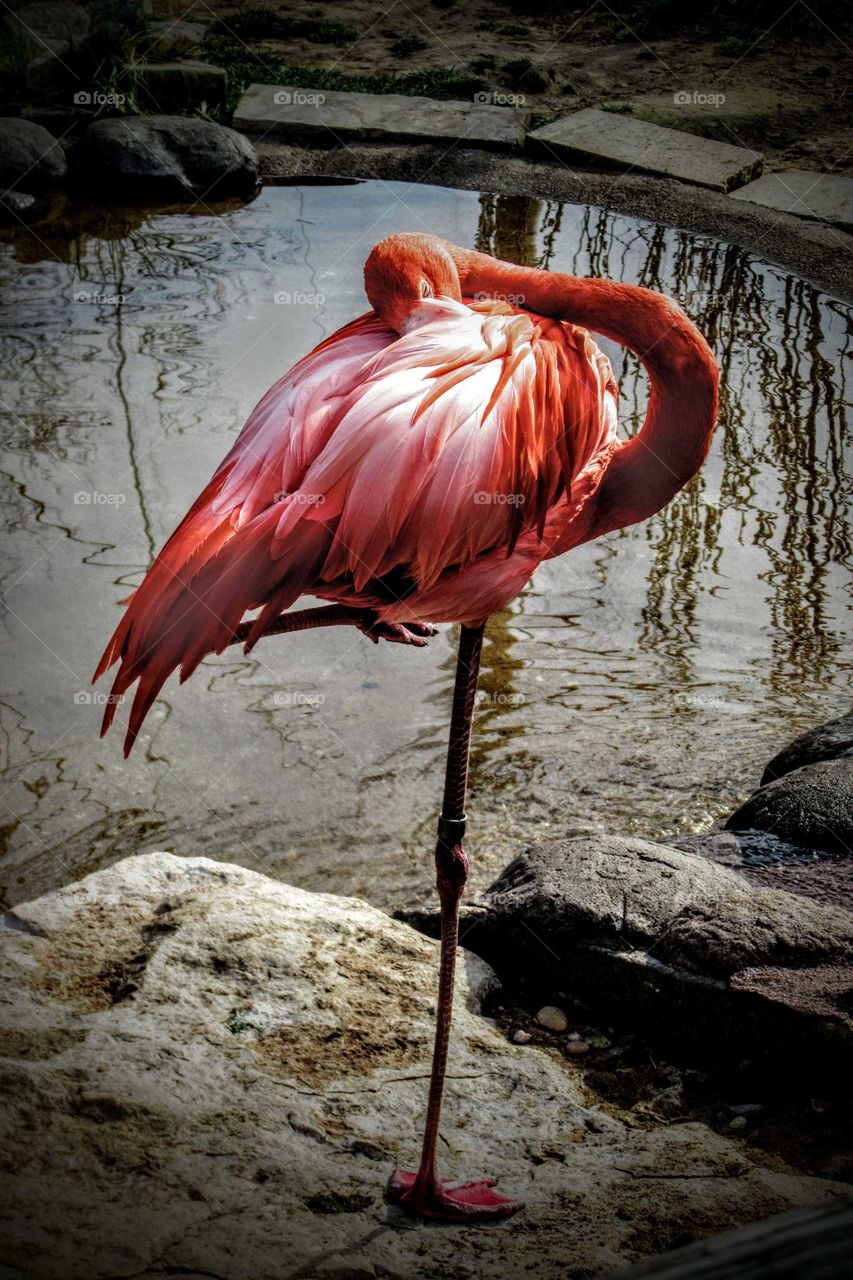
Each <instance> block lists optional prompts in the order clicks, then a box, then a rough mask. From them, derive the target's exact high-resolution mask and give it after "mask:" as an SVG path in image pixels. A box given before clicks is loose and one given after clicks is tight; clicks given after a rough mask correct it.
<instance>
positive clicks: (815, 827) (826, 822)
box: [726, 756, 853, 857]
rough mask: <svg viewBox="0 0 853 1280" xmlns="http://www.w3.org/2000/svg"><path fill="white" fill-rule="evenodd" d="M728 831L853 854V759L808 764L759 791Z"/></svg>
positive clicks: (728, 824)
mask: <svg viewBox="0 0 853 1280" xmlns="http://www.w3.org/2000/svg"><path fill="white" fill-rule="evenodd" d="M726 829H727V830H728V831H766V832H768V833H770V834H772V835H773V836H776V837H777V838H778V839H781V840H789V841H791V842H792V843H794V844H798V845H801V846H802V847H803V848H807V849H808V848H811V849H818V850H822V851H824V852H826V853H833V854H840V855H842V856H848V857H849V856H850V854H851V852H853V756H848V757H846V758H841V759H837V760H820V761H818V762H817V763H815V764H804V765H802V766H801V767H800V768H796V769H793V770H792V771H791V772H790V773H785V774H784V775H783V776H782V777H780V778H777V780H776V781H775V782H768V783H766V785H765V786H763V787H760V788H759V789H758V791H755V792H754V793H753V794H752V795H751V796H750V797H749V799H748V800H747V801H745V803H744V804H742V805H741V806H740V808H739V809H737V810H736V811H735V812H734V813H733V814H732V815H731V817H730V818H729V819H728V820H727V821H726Z"/></svg>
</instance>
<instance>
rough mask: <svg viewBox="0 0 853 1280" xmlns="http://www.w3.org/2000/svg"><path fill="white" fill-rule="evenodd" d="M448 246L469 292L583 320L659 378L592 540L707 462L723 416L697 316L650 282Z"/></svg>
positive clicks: (602, 491) (601, 506)
mask: <svg viewBox="0 0 853 1280" xmlns="http://www.w3.org/2000/svg"><path fill="white" fill-rule="evenodd" d="M447 247H448V250H449V251H451V253H452V256H453V259H454V261H455V263H456V267H457V270H458V272H459V278H460V283H461V286H462V292H463V294H464V295H465V296H466V297H470V296H472V295H473V294H476V293H481V292H482V293H491V294H492V295H498V296H500V295H510V296H513V297H514V298H516V297H517V299H518V303H519V305H520V306H522V307H524V308H526V309H528V310H530V311H535V312H538V313H539V314H541V315H547V316H553V317H555V318H557V319H561V320H566V321H570V322H572V323H575V324H579V325H582V326H584V328H588V329H591V330H593V331H594V332H595V333H599V334H603V335H604V337H606V338H611V339H612V340H613V341H614V342H618V343H619V344H620V345H621V346H624V347H628V348H629V350H631V351H633V352H635V353H636V355H638V356H639V358H640V360H641V361H642V363H643V365H644V367H645V369H646V371H647V372H648V374H649V378H650V380H651V395H650V397H649V406H648V410H647V412H646V418H645V422H644V423H643V428H642V431H640V433H639V434H638V435H637V436H635V437H634V438H633V439H632V440H630V441H628V442H627V443H626V444H625V445H624V446H623V447H622V448H621V449H619V450H617V452H616V453H615V454H614V455H613V458H612V460H611V462H610V464H609V466H608V469H607V473H606V475H605V477H604V480H603V481H602V484H601V486H600V487H599V491H598V496H597V499H596V502H595V505H594V510H593V511H592V512H591V513H590V525H589V528H588V529H586V530H585V532H584V540H586V539H588V538H593V537H598V536H600V535H601V534H603V533H607V532H609V531H610V530H611V529H615V528H619V527H621V526H623V525H626V524H632V523H634V522H635V521H637V520H643V519H645V518H646V517H648V516H650V515H653V514H654V513H655V512H656V511H659V510H660V509H661V507H663V506H665V505H666V503H667V502H669V500H670V498H672V497H673V496H674V495H675V494H676V493H677V492H678V491H679V489H681V488H682V487H683V486H684V485H685V484H686V483H687V481H688V480H690V478H691V477H692V476H694V475H695V474H696V472H697V471H698V469H699V467H700V466H701V465H702V462H703V460H704V458H705V455H706V453H707V452H708V446H709V444H710V441H711V433H712V431H713V428H714V423H715V421H716V416H717V385H718V375H717V365H716V361H715V360H714V356H713V354H712V352H711V350H710V348H709V346H708V344H707V342H706V341H705V339H704V338H703V337H702V335H701V334H700V332H699V330H698V329H697V328H696V326H695V325H694V324H693V323H692V321H690V320H689V319H688V318H687V316H686V315H685V314H684V313H683V311H681V309H680V307H678V306H676V304H675V303H673V302H671V301H670V300H669V299H668V298H665V297H664V296H663V295H662V294H660V293H655V292H654V291H652V290H650V289H640V288H636V287H635V286H633V285H627V284H620V283H617V282H615V281H611V280H598V279H594V278H582V277H578V276H569V275H563V274H561V273H559V272H550V271H540V270H537V269H536V268H532V267H517V266H513V265H511V264H510V263H504V262H499V261H497V260H496V259H495V258H490V257H489V256H488V255H487V254H483V253H475V252H468V251H464V250H459V249H455V248H452V247H451V246H447Z"/></svg>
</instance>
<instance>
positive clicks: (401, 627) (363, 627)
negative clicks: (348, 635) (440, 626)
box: [356, 619, 436, 649]
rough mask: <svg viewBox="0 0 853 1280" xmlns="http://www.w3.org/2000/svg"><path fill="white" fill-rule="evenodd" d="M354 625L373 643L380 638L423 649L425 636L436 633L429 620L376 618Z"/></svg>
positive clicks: (425, 640) (392, 642)
mask: <svg viewBox="0 0 853 1280" xmlns="http://www.w3.org/2000/svg"><path fill="white" fill-rule="evenodd" d="M356 625H357V627H358V629H359V631H360V632H361V633H362V634H363V635H365V636H367V638H368V640H372V641H373V643H374V644H379V641H380V640H387V641H389V643H391V644H410V645H413V646H414V647H415V648H416V649H423V648H424V646H425V645H426V642H427V637H429V636H434V635H435V634H436V628H435V627H434V626H433V625H432V624H431V623H429V622H405V623H403V622H380V621H379V620H378V619H377V620H375V621H368V620H365V621H363V622H358V623H356Z"/></svg>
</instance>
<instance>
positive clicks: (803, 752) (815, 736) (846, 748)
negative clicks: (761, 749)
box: [761, 710, 853, 786]
mask: <svg viewBox="0 0 853 1280" xmlns="http://www.w3.org/2000/svg"><path fill="white" fill-rule="evenodd" d="M841 756H853V710H850V711H848V712H847V714H846V715H843V716H839V717H838V719H837V720H828V721H827V722H826V724H820V725H818V726H817V728H815V729H809V730H807V731H806V732H805V733H801V734H800V736H799V737H798V738H795V739H794V741H793V742H789V743H788V745H787V747H783V748H782V750H781V751H780V752H779V753H778V755H775V756H774V757H773V759H772V760H771V761H770V763H769V764H768V765H767V768H766V769H765V770H764V774H763V775H762V778H761V785H762V786H765V784H766V783H768V782H775V781H776V779H777V778H782V777H784V775H785V774H786V773H791V771H792V770H793V769H799V768H801V767H802V765H805V764H816V763H817V762H818V761H819V760H837V759H838V758H839V757H841Z"/></svg>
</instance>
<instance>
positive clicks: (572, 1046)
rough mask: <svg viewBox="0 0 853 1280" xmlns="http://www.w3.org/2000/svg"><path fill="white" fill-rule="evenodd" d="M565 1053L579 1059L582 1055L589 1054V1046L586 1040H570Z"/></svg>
mask: <svg viewBox="0 0 853 1280" xmlns="http://www.w3.org/2000/svg"><path fill="white" fill-rule="evenodd" d="M563 1052H564V1053H567V1054H568V1055H569V1056H570V1057H572V1058H579V1057H580V1056H581V1054H582V1053H589V1045H588V1044H587V1042H586V1040H569V1041H568V1043H567V1044H566V1045H565V1047H564V1049H563Z"/></svg>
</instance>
